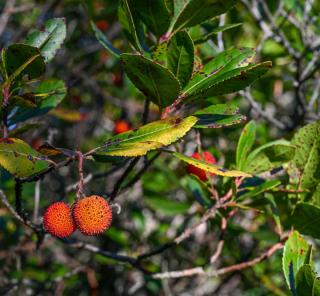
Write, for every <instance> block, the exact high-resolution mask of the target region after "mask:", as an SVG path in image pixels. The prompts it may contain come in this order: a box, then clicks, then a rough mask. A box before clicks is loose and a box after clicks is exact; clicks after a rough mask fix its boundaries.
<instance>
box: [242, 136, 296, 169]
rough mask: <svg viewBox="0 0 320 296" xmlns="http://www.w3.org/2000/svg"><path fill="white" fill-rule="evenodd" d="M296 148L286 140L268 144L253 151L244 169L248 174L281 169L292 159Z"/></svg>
mask: <svg viewBox="0 0 320 296" xmlns="http://www.w3.org/2000/svg"><path fill="white" fill-rule="evenodd" d="M294 154H295V147H294V146H292V145H291V144H290V142H287V141H285V140H277V141H273V142H270V143H267V144H265V145H263V146H261V147H259V148H257V149H255V150H253V151H252V152H251V153H250V154H249V156H248V158H247V159H246V161H245V164H244V167H243V169H244V170H245V171H246V172H248V173H252V174H253V173H255V174H258V173H262V172H266V171H269V170H272V169H274V168H276V167H279V166H281V165H283V164H285V163H287V162H289V161H290V160H291V159H293V157H294Z"/></svg>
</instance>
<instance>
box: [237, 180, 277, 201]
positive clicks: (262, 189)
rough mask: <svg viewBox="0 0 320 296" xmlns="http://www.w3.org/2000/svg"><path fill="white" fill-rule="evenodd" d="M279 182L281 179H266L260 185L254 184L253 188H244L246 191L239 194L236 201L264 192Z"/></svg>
mask: <svg viewBox="0 0 320 296" xmlns="http://www.w3.org/2000/svg"><path fill="white" fill-rule="evenodd" d="M280 184H281V181H279V180H271V181H266V182H264V183H262V184H261V185H258V186H254V187H253V188H247V187H246V188H245V189H248V190H249V191H248V192H245V193H243V194H240V195H239V197H238V198H237V201H239V200H246V199H248V198H252V197H254V196H257V195H259V194H261V193H264V192H266V191H268V190H270V189H272V188H275V187H278V186H279V185H280Z"/></svg>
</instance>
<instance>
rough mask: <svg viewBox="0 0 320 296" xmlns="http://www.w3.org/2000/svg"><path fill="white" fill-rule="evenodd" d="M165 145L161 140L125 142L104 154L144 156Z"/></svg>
mask: <svg viewBox="0 0 320 296" xmlns="http://www.w3.org/2000/svg"><path fill="white" fill-rule="evenodd" d="M162 146H163V145H162V144H161V143H159V142H152V141H146V142H139V143H138V144H137V143H124V144H120V145H119V146H118V147H117V146H114V147H112V148H110V149H108V151H106V152H105V153H104V155H110V156H123V157H132V156H142V155H145V154H146V153H147V152H148V151H150V150H153V149H157V148H160V147H162Z"/></svg>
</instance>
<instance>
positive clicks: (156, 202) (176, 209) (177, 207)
mask: <svg viewBox="0 0 320 296" xmlns="http://www.w3.org/2000/svg"><path fill="white" fill-rule="evenodd" d="M144 201H145V202H146V204H147V205H148V206H149V207H150V208H151V209H153V210H155V211H159V212H162V213H163V214H165V215H168V216H175V215H178V214H185V213H186V212H187V211H188V209H189V208H190V204H189V203H186V202H181V201H173V200H169V199H166V198H165V197H147V198H145V199H144Z"/></svg>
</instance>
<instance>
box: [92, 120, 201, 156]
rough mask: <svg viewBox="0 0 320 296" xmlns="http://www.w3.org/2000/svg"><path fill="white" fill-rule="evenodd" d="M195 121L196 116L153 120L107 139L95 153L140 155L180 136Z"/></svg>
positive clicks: (170, 142) (167, 143)
mask: <svg viewBox="0 0 320 296" xmlns="http://www.w3.org/2000/svg"><path fill="white" fill-rule="evenodd" d="M196 122H197V118H195V117H193V116H189V117H187V118H184V119H182V118H179V117H171V118H167V119H163V120H159V121H154V122H151V123H149V124H146V125H144V126H142V127H140V128H139V129H137V130H132V131H128V132H125V133H122V134H119V135H117V136H114V137H113V138H111V139H109V140H108V141H107V142H106V143H105V144H104V145H103V146H102V147H100V148H99V150H98V151H97V153H95V155H110V156H125V157H133V156H141V155H145V154H146V153H147V152H148V151H150V150H154V149H157V148H160V147H164V146H168V145H170V144H172V143H174V142H175V141H177V140H178V139H180V138H182V137H183V136H184V135H185V134H186V133H187V132H188V131H189V130H190V129H191V128H192V127H193V126H194V125H195V123H196Z"/></svg>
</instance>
